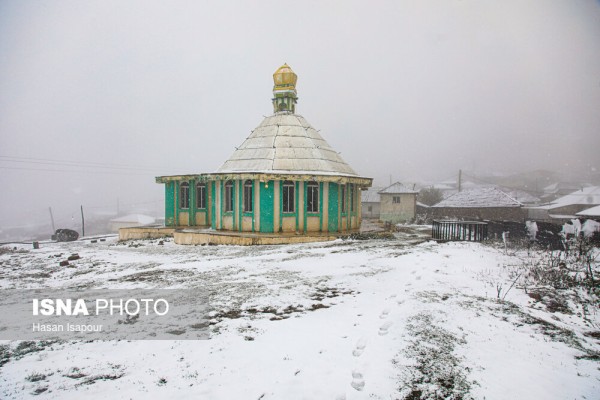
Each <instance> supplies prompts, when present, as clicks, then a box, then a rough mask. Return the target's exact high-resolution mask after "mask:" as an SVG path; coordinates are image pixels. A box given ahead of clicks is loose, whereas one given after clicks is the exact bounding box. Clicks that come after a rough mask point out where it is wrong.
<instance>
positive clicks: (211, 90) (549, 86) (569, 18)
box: [0, 0, 600, 229]
mask: <svg viewBox="0 0 600 400" xmlns="http://www.w3.org/2000/svg"><path fill="white" fill-rule="evenodd" d="M284 62H287V63H288V64H289V65H290V66H291V67H292V68H293V70H294V71H295V72H296V73H297V74H298V84H297V90H298V96H299V102H298V106H297V112H298V113H299V114H301V115H303V116H304V117H305V118H306V119H307V120H308V121H309V122H310V123H311V124H312V125H313V126H314V127H315V128H316V129H320V130H321V132H320V133H321V134H322V136H323V137H324V138H325V139H326V140H327V141H328V142H329V143H330V145H331V146H332V147H333V148H334V149H336V150H337V151H339V152H341V156H342V157H343V158H344V159H345V160H346V162H348V163H349V164H350V165H351V166H352V167H353V168H354V169H355V170H356V171H357V172H358V173H359V174H360V175H362V176H367V177H373V178H375V180H376V181H375V184H376V185H377V184H379V185H385V184H387V183H388V180H389V176H390V175H391V176H392V177H393V179H394V180H400V181H404V182H414V181H423V180H436V179H438V180H444V179H447V178H449V177H452V176H453V175H455V174H456V171H457V170H458V169H459V168H462V169H466V170H469V171H479V172H481V173H513V172H518V171H524V170H536V169H552V170H559V171H560V170H572V171H578V172H582V173H585V172H586V171H588V172H589V171H592V170H594V169H596V170H597V169H598V168H600V155H599V153H600V151H599V149H600V2H598V1H550V0H540V1H501V2H492V1H466V0H465V1H449V0H440V1H379V2H365V1H361V2H359V1H337V2H322V1H302V2H299V1H281V0H278V1H252V2H248V1H227V2H208V1H207V2H201V1H175V2H165V1H147V0H146V1H127V2H123V1H107V0H101V1H86V2H79V1H60V2H59V1H23V0H15V1H7V0H3V1H2V2H0V185H1V187H2V190H1V195H0V204H1V206H0V229H2V226H8V225H19V224H23V223H25V222H26V221H36V220H38V219H44V220H46V219H47V218H48V217H47V208H48V207H49V206H52V207H53V208H54V209H55V213H56V214H57V219H59V220H60V219H62V220H65V219H68V218H71V216H72V214H73V212H74V210H75V211H76V210H77V209H78V207H79V205H83V206H84V207H86V209H89V210H105V209H111V210H112V209H116V204H117V201H118V202H119V204H120V205H121V207H123V208H125V207H126V206H127V205H131V204H138V205H139V206H141V207H147V208H149V209H155V210H162V201H163V199H162V196H163V190H164V189H163V187H162V185H158V184H156V183H154V177H155V176H158V175H169V174H178V173H200V172H212V171H215V170H216V169H217V168H218V167H219V166H220V165H221V164H222V163H223V162H224V161H225V159H227V158H228V157H229V156H230V155H231V154H232V152H233V151H234V149H235V148H234V146H237V145H239V144H240V143H242V142H243V140H244V139H245V138H246V137H247V136H248V135H249V133H250V131H251V130H252V129H254V128H255V127H256V126H257V125H258V124H259V123H260V122H261V120H262V119H263V116H266V115H270V114H271V113H272V106H271V101H270V99H271V96H272V87H273V81H272V74H273V72H274V71H275V70H276V69H277V68H278V67H279V66H280V65H281V64H283V63H284ZM117 199H118V200H117Z"/></svg>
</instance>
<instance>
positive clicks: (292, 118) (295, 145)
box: [217, 112, 358, 176]
mask: <svg viewBox="0 0 600 400" xmlns="http://www.w3.org/2000/svg"><path fill="white" fill-rule="evenodd" d="M217 172H220V173H223V172H225V173H229V172H274V173H300V174H322V175H342V176H358V175H357V174H356V172H354V170H353V169H352V168H351V167H350V166H349V165H348V164H346V162H345V161H344V160H343V159H342V157H340V155H339V154H338V153H337V152H336V151H335V150H333V149H332V148H331V146H329V144H328V143H327V142H326V141H325V139H323V138H322V137H321V135H320V134H319V132H318V131H317V130H316V129H315V128H313V127H312V126H311V125H310V124H309V123H308V122H307V121H306V120H305V119H304V117H302V116H300V115H297V114H292V113H289V112H278V113H275V114H273V115H271V116H269V117H266V118H265V119H264V120H263V121H262V123H261V124H260V125H259V126H258V127H257V128H256V129H254V130H253V131H252V133H251V134H250V136H248V138H246V140H245V141H244V142H243V143H242V144H241V145H240V146H239V147H237V148H236V150H235V151H234V152H233V154H232V155H231V157H230V158H229V159H228V160H227V161H225V163H224V164H223V165H222V166H221V167H220V168H219V169H218V170H217Z"/></svg>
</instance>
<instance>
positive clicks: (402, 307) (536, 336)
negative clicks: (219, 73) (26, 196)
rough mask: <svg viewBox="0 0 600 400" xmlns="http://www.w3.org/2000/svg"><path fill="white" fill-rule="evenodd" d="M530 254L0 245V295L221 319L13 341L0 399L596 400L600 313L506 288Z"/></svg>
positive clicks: (401, 246)
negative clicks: (177, 328) (65, 295)
mask: <svg viewBox="0 0 600 400" xmlns="http://www.w3.org/2000/svg"><path fill="white" fill-rule="evenodd" d="M74 253H76V254H78V255H79V256H80V257H81V258H80V259H78V260H75V261H72V262H71V265H70V267H59V262H60V261H63V260H66V258H67V257H68V256H70V255H71V254H74ZM535 257H537V256H536V255H528V254H527V252H526V251H509V252H506V251H505V250H504V249H503V248H500V247H493V246H489V245H482V244H475V243H446V244H437V243H435V242H432V241H426V240H425V239H423V238H420V237H415V236H414V235H407V234H398V237H397V238H396V239H395V240H373V239H371V240H363V241H357V240H347V241H343V240H337V241H334V242H328V243H316V244H302V245H288V246H255V247H236V246H197V247H196V246H179V245H175V244H173V243H172V242H171V241H168V240H167V241H166V242H165V243H164V244H159V240H147V241H134V242H128V243H125V244H121V243H117V242H116V240H115V239H109V240H108V241H106V242H99V243H94V244H92V243H90V242H89V241H87V242H74V243H48V244H42V246H41V248H40V249H39V250H33V249H31V246H30V245H28V246H25V245H20V246H17V248H16V250H15V249H13V248H12V246H11V247H10V248H8V247H6V246H5V247H4V250H3V252H2V254H1V255H0V262H1V268H0V288H4V289H8V288H48V287H52V288H74V287H78V288H205V289H207V290H208V291H209V293H210V300H211V306H212V307H213V310H214V311H213V312H212V313H211V317H212V318H213V319H212V321H211V323H212V324H211V326H210V333H211V338H210V340H203V341H200V340H199V341H166V340H163V341H158V340H157V341H95V342H55V343H40V342H37V343H36V342H33V343H20V342H6V341H4V342H2V343H0V344H2V345H3V347H2V348H1V351H0V365H1V366H0V398H2V399H21V398H32V397H33V398H39V399H107V398H110V399H252V400H259V399H263V400H267V399H286V400H288V399H404V398H409V399H418V398H420V395H423V396H424V397H423V398H432V399H434V398H438V397H436V396H440V397H439V398H444V397H442V396H446V397H447V398H449V399H471V398H473V399H486V400H493V399H561V400H562V399H600V369H599V367H600V362H599V354H600V341H599V340H600V315H599V312H598V305H597V304H594V303H586V302H585V301H584V302H582V303H578V302H574V301H571V298H570V297H567V298H562V300H561V299H558V298H556V297H552V296H553V295H552V294H551V293H547V294H545V295H539V292H537V293H538V294H537V295H532V292H531V288H529V290H528V289H527V287H524V286H523V285H522V284H516V285H515V286H514V287H512V288H511V284H512V282H514V281H515V276H518V273H519V271H520V269H519V268H520V267H522V266H523V265H524V264H526V263H528V262H529V263H530V262H532V259H535ZM499 293H500V297H501V298H504V301H499V300H498V294H499ZM548 296H550V297H552V299H551V300H552V301H548ZM557 304H558V306H557ZM552 305H554V306H552ZM436 393H437V395H436ZM448 394H450V396H452V397H448ZM427 396H429V397H427Z"/></svg>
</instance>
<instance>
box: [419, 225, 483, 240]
mask: <svg viewBox="0 0 600 400" xmlns="http://www.w3.org/2000/svg"><path fill="white" fill-rule="evenodd" d="M431 237H432V238H433V239H435V240H441V241H469V242H481V241H482V240H485V239H487V237H488V224H487V223H486V222H478V221H433V225H432V227H431Z"/></svg>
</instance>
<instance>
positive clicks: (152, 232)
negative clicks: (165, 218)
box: [119, 226, 175, 240]
mask: <svg viewBox="0 0 600 400" xmlns="http://www.w3.org/2000/svg"><path fill="white" fill-rule="evenodd" d="M174 232H175V228H167V227H164V226H140V227H133V228H120V229H119V240H133V239H159V238H164V237H173V233H174Z"/></svg>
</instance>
